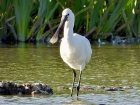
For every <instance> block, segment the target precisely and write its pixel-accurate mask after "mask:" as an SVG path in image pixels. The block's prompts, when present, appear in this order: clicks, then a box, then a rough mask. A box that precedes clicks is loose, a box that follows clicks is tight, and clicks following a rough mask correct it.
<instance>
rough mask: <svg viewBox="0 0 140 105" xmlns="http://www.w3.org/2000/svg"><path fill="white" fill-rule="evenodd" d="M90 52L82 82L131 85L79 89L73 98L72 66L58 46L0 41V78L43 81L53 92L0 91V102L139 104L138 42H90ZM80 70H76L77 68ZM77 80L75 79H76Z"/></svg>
mask: <svg viewBox="0 0 140 105" xmlns="http://www.w3.org/2000/svg"><path fill="white" fill-rule="evenodd" d="M92 50H93V55H92V58H91V60H90V63H89V64H88V65H87V66H86V68H85V70H84V71H83V75H82V81H81V86H85V87H86V86H88V87H97V86H106V87H111V86H133V89H128V90H125V91H115V92H108V91H94V90H93V91H90V92H88V91H86V92H83V91H80V95H79V97H78V98H76V94H75V92H74V96H73V97H70V90H69V89H66V90H64V91H59V90H57V87H59V86H65V87H66V88H69V87H71V83H72V70H71V69H70V68H69V67H68V66H67V65H66V64H65V63H64V62H63V61H62V59H61V58H60V54H59V46H50V45H47V44H37V45H23V44H21V45H20V44H19V45H9V46H8V45H1V46H0V80H3V81H14V82H16V83H19V84H22V83H36V82H37V83H45V84H49V85H50V86H51V87H52V88H53V91H54V94H53V95H50V96H45V95H35V96H31V95H28V96H24V95H21V96H19V95H14V96H12V95H6V96H3V95H0V105H8V104H9V105H22V104H27V105H47V104H51V105H65V104H68V105H69V104H71V105H98V104H110V105H112V104H113V105H129V104H130V105H131V104H133V105H139V104H140V69H139V68H140V45H125V46H124V45H116V46H112V45H104V46H98V45H92ZM77 74H79V71H77ZM76 81H77V80H76Z"/></svg>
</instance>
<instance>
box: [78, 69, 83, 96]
mask: <svg viewBox="0 0 140 105" xmlns="http://www.w3.org/2000/svg"><path fill="white" fill-rule="evenodd" d="M81 76H82V71H81V70H80V74H79V81H78V85H77V96H78V94H79V90H80V81H81Z"/></svg>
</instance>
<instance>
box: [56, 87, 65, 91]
mask: <svg viewBox="0 0 140 105" xmlns="http://www.w3.org/2000/svg"><path fill="white" fill-rule="evenodd" d="M57 90H59V91H62V90H66V87H65V86H58V87H57Z"/></svg>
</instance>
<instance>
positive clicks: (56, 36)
mask: <svg viewBox="0 0 140 105" xmlns="http://www.w3.org/2000/svg"><path fill="white" fill-rule="evenodd" d="M66 20H67V16H64V17H62V18H61V22H60V24H59V26H58V28H57V30H56V32H55V34H54V35H53V37H52V38H51V39H50V42H51V43H52V44H54V43H56V42H57V41H58V39H59V34H60V31H61V29H62V27H63V26H64V24H65V21H66Z"/></svg>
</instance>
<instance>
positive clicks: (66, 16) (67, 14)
mask: <svg viewBox="0 0 140 105" xmlns="http://www.w3.org/2000/svg"><path fill="white" fill-rule="evenodd" d="M63 20H65V21H74V14H73V12H72V11H71V10H70V9H69V8H66V9H64V10H63V12H62V18H61V21H63Z"/></svg>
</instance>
